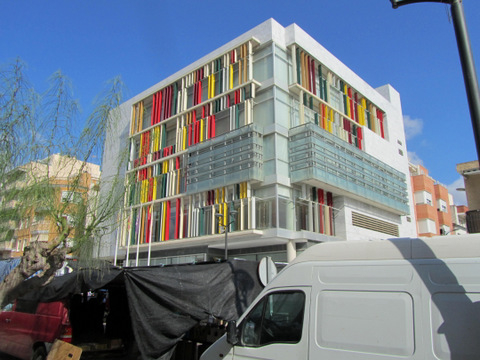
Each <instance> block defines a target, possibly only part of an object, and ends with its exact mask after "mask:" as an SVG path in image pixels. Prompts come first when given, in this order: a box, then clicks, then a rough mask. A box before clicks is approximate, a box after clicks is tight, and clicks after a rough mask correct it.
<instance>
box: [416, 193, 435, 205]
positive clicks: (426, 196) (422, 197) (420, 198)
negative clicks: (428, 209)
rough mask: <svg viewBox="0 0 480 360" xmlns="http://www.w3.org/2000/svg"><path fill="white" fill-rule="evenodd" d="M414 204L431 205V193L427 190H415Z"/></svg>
mask: <svg viewBox="0 0 480 360" xmlns="http://www.w3.org/2000/svg"><path fill="white" fill-rule="evenodd" d="M414 196H415V204H416V205H418V204H427V205H432V194H430V193H429V192H428V191H417V192H415V195H414Z"/></svg>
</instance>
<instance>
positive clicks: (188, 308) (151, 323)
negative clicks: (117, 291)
mask: <svg viewBox="0 0 480 360" xmlns="http://www.w3.org/2000/svg"><path fill="white" fill-rule="evenodd" d="M257 266H258V263H257V262H252V261H239V260H233V261H228V262H221V263H203V264H196V265H178V266H166V267H140V268H124V269H119V268H114V267H112V268H109V269H103V270H92V269H88V270H85V269H84V270H77V271H75V272H73V273H71V274H67V275H64V276H60V277H57V278H55V279H54V280H53V281H52V282H51V283H50V284H48V285H47V286H44V287H42V288H41V289H40V291H38V289H37V290H36V291H35V292H31V293H30V294H29V296H28V297H29V298H31V299H32V298H35V299H36V300H38V301H42V302H49V301H55V300H61V299H65V298H69V297H71V296H72V295H74V294H78V293H81V292H85V291H87V290H89V289H91V290H95V289H100V288H103V287H108V284H111V283H113V282H115V283H116V285H121V284H124V285H125V287H126V293H127V298H128V304H129V309H130V317H131V321H132V327H133V332H134V335H135V340H136V341H137V344H138V347H139V350H140V352H141V353H142V358H143V359H144V360H153V359H155V360H158V359H162V360H163V359H169V358H170V355H171V353H172V349H173V348H174V347H175V345H176V344H177V342H178V341H180V340H181V338H182V336H183V335H184V334H185V333H186V332H187V331H188V330H190V329H191V328H192V327H194V326H195V325H196V324H197V323H198V322H200V321H202V320H207V319H208V317H209V316H210V315H211V316H214V317H216V318H219V319H223V320H226V321H228V320H233V319H237V318H238V317H239V316H240V315H241V314H242V313H243V312H244V311H245V309H246V308H247V307H248V305H249V304H250V303H251V302H252V301H253V300H254V299H255V297H256V296H257V295H258V293H259V292H260V291H261V289H262V286H261V285H260V282H259V281H258V276H257ZM33 281H35V279H30V280H28V281H26V282H25V286H30V287H32V284H33ZM29 283H30V285H28V284H29Z"/></svg>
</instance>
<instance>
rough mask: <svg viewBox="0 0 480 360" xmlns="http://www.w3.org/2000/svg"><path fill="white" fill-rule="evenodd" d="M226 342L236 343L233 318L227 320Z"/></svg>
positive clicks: (235, 324) (235, 327)
mask: <svg viewBox="0 0 480 360" xmlns="http://www.w3.org/2000/svg"><path fill="white" fill-rule="evenodd" d="M227 342H228V343H229V344H231V345H237V344H238V336H237V322H236V321H235V320H232V321H229V322H228V324H227Z"/></svg>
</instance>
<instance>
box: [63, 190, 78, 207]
mask: <svg viewBox="0 0 480 360" xmlns="http://www.w3.org/2000/svg"><path fill="white" fill-rule="evenodd" d="M81 201H82V194H80V193H78V192H74V191H67V190H65V191H62V203H65V202H69V203H77V204H78V203H80V202H81Z"/></svg>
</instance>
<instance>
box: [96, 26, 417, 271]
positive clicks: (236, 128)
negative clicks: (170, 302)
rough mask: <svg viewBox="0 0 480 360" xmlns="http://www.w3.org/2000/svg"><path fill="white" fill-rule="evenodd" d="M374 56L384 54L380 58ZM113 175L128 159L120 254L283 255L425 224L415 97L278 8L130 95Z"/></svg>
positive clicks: (109, 250) (160, 260) (146, 258)
mask: <svg viewBox="0 0 480 360" xmlns="http://www.w3.org/2000/svg"><path fill="white" fill-rule="evenodd" d="M372 66H374V65H372ZM120 111H121V113H122V114H123V116H122V117H121V121H120V124H119V126H120V135H119V134H118V128H117V133H116V134H110V136H109V138H110V140H114V141H109V142H108V143H106V146H105V155H104V158H103V169H102V177H105V178H108V177H109V176H112V174H113V173H114V172H115V171H116V165H117V163H116V161H115V160H113V159H117V158H118V154H119V153H121V152H123V151H125V150H126V149H128V150H129V159H128V165H127V166H126V168H125V169H124V172H125V173H124V175H125V179H126V188H127V189H126V195H125V204H124V212H123V214H122V219H123V221H122V225H121V226H120V227H119V228H118V229H116V230H115V231H113V232H112V233H111V234H109V235H107V236H105V237H104V239H103V241H102V245H103V255H104V256H110V257H115V259H116V261H117V263H118V264H125V265H132V266H136V265H156V264H171V263H185V262H193V261H204V260H212V259H219V258H223V257H224V253H225V235H224V229H225V225H227V223H228V224H231V225H230V227H229V232H228V239H227V240H228V256H229V257H241V258H248V259H256V258H259V257H263V256H271V257H272V258H273V259H274V260H276V261H289V260H291V259H293V258H294V257H295V255H296V253H297V251H301V250H302V249H304V248H305V247H307V246H309V245H310V244H313V243H317V242H323V241H338V240H347V241H355V240H362V239H379V238H380V239H382V238H391V237H409V236H416V225H415V218H414V212H413V207H412V204H413V202H412V195H411V194H412V191H411V184H410V180H409V167H408V159H407V149H406V141H405V133H404V127H403V118H402V108H401V103H400V96H399V94H398V92H397V91H396V90H395V89H394V88H392V87H391V86H390V85H385V86H382V87H380V88H376V89H374V88H373V87H371V86H370V85H369V84H367V83H366V82H365V81H364V80H362V79H361V78H360V77H359V76H358V75H357V74H355V73H354V72H353V71H352V70H350V69H349V68H348V67H346V66H345V65H344V64H343V63H342V62H341V61H339V60H338V59H337V58H335V57H334V56H333V55H332V54H331V53H329V52H328V51H327V50H326V49H325V48H323V47H322V46H321V45H320V44H319V43H318V42H317V41H315V40H314V39H313V38H312V37H310V36H309V35H308V34H307V33H306V32H305V31H303V30H302V29H301V28H300V27H298V26H297V25H296V24H292V25H290V26H288V27H286V28H285V27H283V26H282V25H280V24H279V23H277V22H276V21H275V20H273V19H270V20H268V21H266V22H264V23H262V24H260V25H259V26H257V27H255V28H254V29H252V30H250V31H248V32H247V33H245V34H243V35H241V36H239V37H238V38H236V39H234V40H232V41H230V42H229V43H227V44H225V45H224V46H222V47H220V48H218V49H216V50H214V51H212V52H211V53H210V54H208V55H206V56H204V57H202V58H200V59H199V60H197V61H196V62H194V63H193V64H191V65H189V66H187V67H186V68H184V69H182V70H180V71H178V72H177V73H175V74H173V75H171V76H170V77H168V78H166V79H164V80H162V81H161V82H159V83H158V84H156V85H154V86H153V87H151V88H149V89H147V90H145V91H144V92H142V93H141V94H138V95H137V96H135V97H134V98H132V99H130V100H128V101H126V102H125V103H124V104H122V105H121V108H120Z"/></svg>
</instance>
